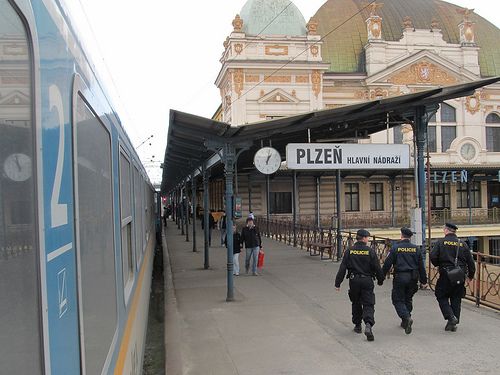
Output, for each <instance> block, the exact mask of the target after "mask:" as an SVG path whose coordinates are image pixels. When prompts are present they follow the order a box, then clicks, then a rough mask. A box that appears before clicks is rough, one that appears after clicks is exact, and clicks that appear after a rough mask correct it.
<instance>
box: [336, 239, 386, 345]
mask: <svg viewBox="0 0 500 375" xmlns="http://www.w3.org/2000/svg"><path fill="white" fill-rule="evenodd" d="M369 236H370V232H368V231H367V230H365V229H360V230H358V232H357V233H356V243H355V244H354V245H353V246H352V247H351V248H349V249H348V250H346V251H345V253H344V257H343V258H342V263H341V264H340V268H339V271H338V273H337V276H336V277H335V289H336V290H337V291H340V284H341V283H342V281H343V279H344V277H345V274H346V270H347V271H348V274H347V278H348V279H349V299H350V300H351V302H352V322H353V323H354V332H356V333H361V320H363V321H364V322H365V335H366V338H367V339H368V341H373V340H374V339H375V338H374V336H373V331H372V327H373V325H374V324H375V317H374V314H375V294H374V293H373V288H374V285H373V279H374V277H376V278H377V280H378V285H382V284H383V283H384V274H383V273H382V269H381V268H380V264H379V261H378V258H377V254H376V253H375V251H374V250H373V249H372V248H371V247H369V246H368V245H367V244H368V237H369Z"/></svg>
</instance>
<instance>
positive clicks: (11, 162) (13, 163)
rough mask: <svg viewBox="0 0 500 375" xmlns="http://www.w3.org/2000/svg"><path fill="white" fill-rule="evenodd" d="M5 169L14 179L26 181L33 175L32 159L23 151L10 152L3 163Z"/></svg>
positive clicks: (8, 175)
mask: <svg viewBox="0 0 500 375" xmlns="http://www.w3.org/2000/svg"><path fill="white" fill-rule="evenodd" d="M3 171H4V173H5V175H6V176H7V177H8V178H10V179H11V180H12V181H17V182H21V181H26V180H27V179H28V178H30V177H31V159H30V157H29V156H28V155H25V154H21V153H16V154H10V155H9V156H7V159H5V161H4V163H3Z"/></svg>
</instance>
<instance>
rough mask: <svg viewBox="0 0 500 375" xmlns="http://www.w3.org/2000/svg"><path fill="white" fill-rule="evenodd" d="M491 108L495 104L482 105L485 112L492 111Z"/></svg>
mask: <svg viewBox="0 0 500 375" xmlns="http://www.w3.org/2000/svg"><path fill="white" fill-rule="evenodd" d="M493 108H495V106H492V105H485V106H484V107H483V112H485V113H488V112H491V111H493Z"/></svg>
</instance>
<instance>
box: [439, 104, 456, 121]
mask: <svg viewBox="0 0 500 375" xmlns="http://www.w3.org/2000/svg"><path fill="white" fill-rule="evenodd" d="M441 122H457V111H456V110H455V108H453V107H452V106H451V105H449V104H446V103H442V104H441Z"/></svg>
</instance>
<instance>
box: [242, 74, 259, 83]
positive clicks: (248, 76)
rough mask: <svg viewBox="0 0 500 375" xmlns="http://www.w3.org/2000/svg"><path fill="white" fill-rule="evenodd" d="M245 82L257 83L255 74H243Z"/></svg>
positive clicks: (257, 77)
mask: <svg viewBox="0 0 500 375" xmlns="http://www.w3.org/2000/svg"><path fill="white" fill-rule="evenodd" d="M245 82H259V76H258V75H257V74H245Z"/></svg>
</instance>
